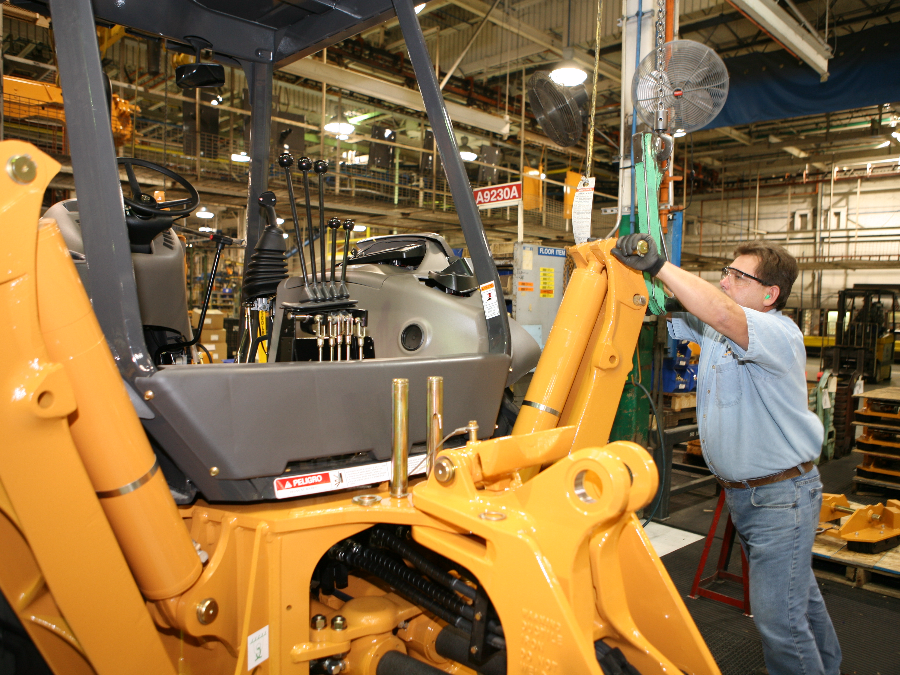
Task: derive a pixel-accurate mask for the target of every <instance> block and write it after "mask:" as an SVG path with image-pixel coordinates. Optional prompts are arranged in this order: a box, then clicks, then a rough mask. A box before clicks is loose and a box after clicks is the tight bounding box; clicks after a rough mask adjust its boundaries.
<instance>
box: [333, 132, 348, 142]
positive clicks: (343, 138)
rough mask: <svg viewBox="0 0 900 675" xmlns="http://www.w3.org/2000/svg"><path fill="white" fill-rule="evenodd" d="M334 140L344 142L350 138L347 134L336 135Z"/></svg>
mask: <svg viewBox="0 0 900 675" xmlns="http://www.w3.org/2000/svg"><path fill="white" fill-rule="evenodd" d="M336 138H337V139H338V140H339V141H346V140H347V139H349V138H350V137H349V136H348V135H347V134H338V135H337V136H336Z"/></svg>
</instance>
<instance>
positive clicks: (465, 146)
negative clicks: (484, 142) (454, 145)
mask: <svg viewBox="0 0 900 675" xmlns="http://www.w3.org/2000/svg"><path fill="white" fill-rule="evenodd" d="M459 156H460V158H461V159H462V161H464V162H474V161H475V160H476V159H478V153H477V152H475V151H474V150H473V149H472V148H471V147H470V146H469V137H468V136H463V137H462V145H461V146H459Z"/></svg>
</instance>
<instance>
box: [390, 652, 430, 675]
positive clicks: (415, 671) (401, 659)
mask: <svg viewBox="0 0 900 675" xmlns="http://www.w3.org/2000/svg"><path fill="white" fill-rule="evenodd" d="M375 675H447V674H446V673H445V672H444V671H443V670H440V669H438V668H435V667H434V666H430V665H428V664H427V663H425V662H424V661H419V659H414V658H413V657H411V656H407V655H406V654H404V653H403V652H398V651H390V652H388V653H387V654H385V655H384V656H382V657H381V659H380V660H379V661H378V665H377V666H375Z"/></svg>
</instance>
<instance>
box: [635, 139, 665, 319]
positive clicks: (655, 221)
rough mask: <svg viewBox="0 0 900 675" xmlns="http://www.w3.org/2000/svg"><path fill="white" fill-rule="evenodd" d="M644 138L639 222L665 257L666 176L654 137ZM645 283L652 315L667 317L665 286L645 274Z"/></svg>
mask: <svg viewBox="0 0 900 675" xmlns="http://www.w3.org/2000/svg"><path fill="white" fill-rule="evenodd" d="M636 135H639V136H640V138H641V150H642V152H641V161H640V162H636V163H635V190H634V191H635V199H636V200H637V211H636V215H637V217H636V219H635V220H636V222H637V228H638V232H640V233H641V234H649V235H650V236H651V237H653V241H654V242H655V243H656V250H657V251H659V254H660V255H665V254H664V251H665V250H666V249H665V247H664V246H663V241H662V236H663V234H662V227H661V226H660V222H659V185H660V183H661V182H662V173H660V170H659V164H658V163H657V162H656V150H654V149H653V134H646V133H645V134H636ZM644 283H646V284H647V293H648V294H649V296H650V304H649V306H650V311H651V312H653V313H654V314H663V313H664V312H665V311H666V293H665V291H664V290H663V285H662V282H661V281H660V280H659V279H653V278H651V277H650V275H649V274H647V273H646V272H644Z"/></svg>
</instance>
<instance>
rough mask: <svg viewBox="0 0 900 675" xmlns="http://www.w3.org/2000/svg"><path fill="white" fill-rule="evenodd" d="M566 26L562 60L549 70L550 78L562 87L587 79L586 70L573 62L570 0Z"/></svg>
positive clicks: (571, 85)
mask: <svg viewBox="0 0 900 675" xmlns="http://www.w3.org/2000/svg"><path fill="white" fill-rule="evenodd" d="M567 21H568V24H567V27H566V46H565V48H564V49H563V51H562V57H563V60H562V61H560V62H559V63H558V64H556V68H554V69H553V70H551V71H550V79H551V80H553V81H554V82H556V84H558V85H560V86H563V87H574V86H576V85H578V84H581V83H582V82H584V81H585V80H586V79H587V71H585V70H584V68H582V67H581V66H579V65H578V64H577V63H576V62H575V50H574V49H573V48H572V0H569V11H568V17H567Z"/></svg>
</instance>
